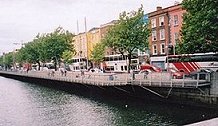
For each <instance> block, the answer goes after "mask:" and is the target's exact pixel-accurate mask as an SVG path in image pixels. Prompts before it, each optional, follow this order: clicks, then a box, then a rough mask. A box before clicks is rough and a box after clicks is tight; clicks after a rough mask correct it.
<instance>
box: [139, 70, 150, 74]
mask: <svg viewBox="0 0 218 126" xmlns="http://www.w3.org/2000/svg"><path fill="white" fill-rule="evenodd" d="M151 72H152V71H151V70H141V71H140V72H139V74H149V73H151Z"/></svg>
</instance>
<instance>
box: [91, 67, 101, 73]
mask: <svg viewBox="0 0 218 126" xmlns="http://www.w3.org/2000/svg"><path fill="white" fill-rule="evenodd" d="M89 72H92V73H103V70H101V69H98V68H91V69H90V70H89Z"/></svg>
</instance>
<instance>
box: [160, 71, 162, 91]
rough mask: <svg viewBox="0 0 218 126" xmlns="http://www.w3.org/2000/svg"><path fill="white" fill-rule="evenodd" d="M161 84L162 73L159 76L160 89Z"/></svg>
mask: <svg viewBox="0 0 218 126" xmlns="http://www.w3.org/2000/svg"><path fill="white" fill-rule="evenodd" d="M161 83H162V72H161V74H160V87H161Z"/></svg>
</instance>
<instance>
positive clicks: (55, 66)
mask: <svg viewBox="0 0 218 126" xmlns="http://www.w3.org/2000/svg"><path fill="white" fill-rule="evenodd" d="M54 68H55V71H57V60H55V62H54Z"/></svg>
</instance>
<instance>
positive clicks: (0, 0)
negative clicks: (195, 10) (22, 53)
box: [0, 0, 182, 55]
mask: <svg viewBox="0 0 218 126" xmlns="http://www.w3.org/2000/svg"><path fill="white" fill-rule="evenodd" d="M175 1H178V2H181V1H182V0H0V55H2V54H3V52H10V51H13V50H15V49H18V48H20V47H21V46H22V43H27V42H29V41H31V40H33V39H34V37H35V36H36V35H37V34H38V33H50V32H53V31H54V29H56V28H57V27H59V26H61V27H63V28H64V29H65V30H69V31H70V32H72V33H75V34H77V21H78V24H79V32H84V31H85V25H84V24H85V23H84V22H85V21H84V19H85V18H86V24H87V29H88V30H89V29H91V28H93V27H99V26H100V25H101V24H105V23H108V22H110V21H112V20H115V19H118V18H119V14H120V13H121V12H123V11H127V12H129V11H132V10H137V9H138V8H139V7H140V6H141V4H142V5H143V9H144V12H145V13H149V12H152V11H155V10H156V7H157V6H162V7H163V8H165V7H168V6H172V5H174V3H175Z"/></svg>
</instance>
